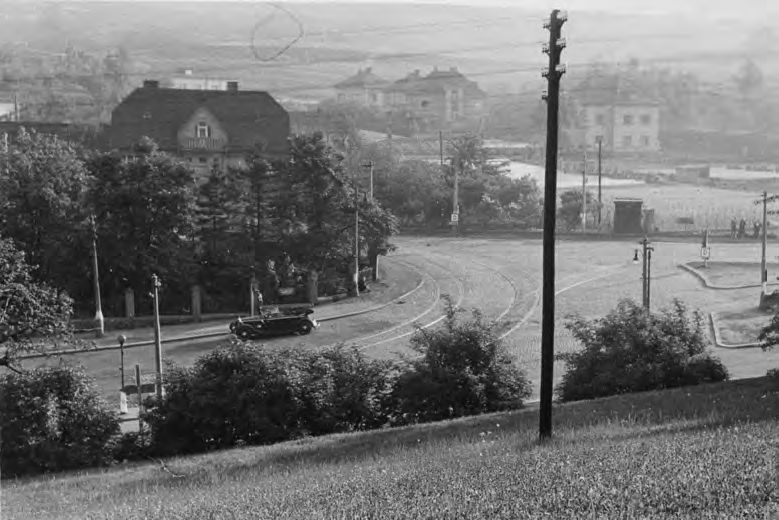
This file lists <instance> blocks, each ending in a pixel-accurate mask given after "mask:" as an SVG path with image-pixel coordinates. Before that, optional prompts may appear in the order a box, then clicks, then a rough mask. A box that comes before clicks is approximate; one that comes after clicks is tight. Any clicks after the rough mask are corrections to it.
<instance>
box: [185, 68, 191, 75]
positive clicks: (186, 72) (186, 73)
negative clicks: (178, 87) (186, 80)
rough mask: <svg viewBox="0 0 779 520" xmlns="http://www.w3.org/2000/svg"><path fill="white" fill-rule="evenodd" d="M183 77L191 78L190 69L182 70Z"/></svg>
mask: <svg viewBox="0 0 779 520" xmlns="http://www.w3.org/2000/svg"><path fill="white" fill-rule="evenodd" d="M184 75H185V76H191V75H192V69H184Z"/></svg>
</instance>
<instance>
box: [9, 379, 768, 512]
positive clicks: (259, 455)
mask: <svg viewBox="0 0 779 520" xmlns="http://www.w3.org/2000/svg"><path fill="white" fill-rule="evenodd" d="M777 417H779V384H778V382H777V380H776V379H773V380H769V379H767V378H758V379H752V380H742V381H736V382H730V383H724V384H719V385H702V386H698V387H688V388H682V389H675V390H667V391H663V392H648V393H643V394H634V395H625V396H617V397H612V398H607V399H600V400H596V401H590V402H580V403H572V404H567V405H560V406H557V407H556V408H555V414H554V419H555V438H554V440H553V441H551V442H549V443H546V444H543V445H539V444H538V443H537V441H536V435H537V433H536V428H537V410H534V409H529V410H521V411H518V412H513V413H507V414H493V415H485V416H479V417H471V418H465V419H459V420H454V421H448V422H441V423H435V424H429V425H419V426H415V427H410V428H403V429H395V430H380V431H374V432H365V433H357V434H351V435H336V436H328V437H323V438H318V439H305V440H301V441H297V442H289V443H284V444H279V445H276V446H267V447H251V448H242V449H235V450H230V451H224V452H219V453H213V454H206V455H199V456H193V457H187V458H178V459H172V460H169V461H167V468H168V470H165V471H164V470H163V469H161V466H159V465H157V464H140V465H128V466H127V467H119V468H115V469H111V470H106V471H93V472H89V473H85V474H73V475H57V476H56V477H54V476H51V477H46V478H40V479H34V480H26V481H13V482H7V483H6V486H5V487H6V489H5V492H4V499H5V505H4V509H5V512H6V518H62V519H65V518H109V519H119V518H121V519H140V518H166V519H178V518H181V519H184V518H187V519H216V518H269V519H270V518H290V519H292V518H301V519H302V518H437V519H438V518H471V519H480V518H483V519H488V518H489V519H493V518H653V519H657V518H696V519H700V518H773V517H769V516H768V515H769V514H770V513H769V512H773V513H774V514H779V506H778V505H777V504H779V494H778V493H777V487H776V478H777V476H776V466H777V438H779V423H778V422H777ZM174 473H175V475H176V476H174V475H173V474H174Z"/></svg>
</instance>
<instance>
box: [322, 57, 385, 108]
mask: <svg viewBox="0 0 779 520" xmlns="http://www.w3.org/2000/svg"><path fill="white" fill-rule="evenodd" d="M387 85H389V81H387V80H385V79H383V78H381V77H379V76H377V75H376V74H374V73H373V70H372V68H371V67H368V68H366V69H360V70H359V71H357V74H355V75H354V76H351V77H349V78H346V79H345V80H343V81H341V82H339V83H336V84H335V85H334V88H335V92H336V100H337V101H338V102H339V103H352V104H355V105H359V106H362V107H370V108H382V107H383V106H384V105H385V97H384V89H385V88H386V87H387Z"/></svg>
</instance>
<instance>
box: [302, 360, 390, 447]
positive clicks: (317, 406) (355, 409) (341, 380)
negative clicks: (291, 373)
mask: <svg viewBox="0 0 779 520" xmlns="http://www.w3.org/2000/svg"><path fill="white" fill-rule="evenodd" d="M296 357H297V359H298V361H297V362H296V363H295V366H299V367H300V372H301V374H300V375H301V376H302V380H301V381H300V386H299V393H298V396H299V399H300V403H301V409H300V419H301V424H300V425H301V428H302V429H303V430H304V432H305V433H306V434H309V435H324V434H327V433H335V432H347V431H354V430H364V429H372V428H378V427H380V426H382V425H384V424H386V423H387V422H388V421H389V420H390V416H391V415H392V412H393V410H392V408H391V395H392V389H393V386H394V379H395V373H396V370H395V364H394V363H392V362H390V361H378V360H369V359H366V358H365V356H364V355H363V354H362V353H361V352H360V351H359V350H357V349H356V348H345V347H343V346H338V347H333V348H328V349H325V350H323V351H320V352H318V353H312V352H308V351H298V352H297V356H296Z"/></svg>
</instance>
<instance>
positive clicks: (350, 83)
mask: <svg viewBox="0 0 779 520" xmlns="http://www.w3.org/2000/svg"><path fill="white" fill-rule="evenodd" d="M387 83H389V82H388V81H387V80H385V79H383V78H380V77H379V76H377V75H376V74H374V73H373V71H372V70H371V67H368V68H367V69H365V70H363V69H360V70H359V71H357V74H355V75H354V76H351V77H348V78H346V79H345V80H343V81H341V82H338V83H336V84H335V85H334V87H335V88H360V87H376V88H380V87H383V86H385V85H387Z"/></svg>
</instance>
